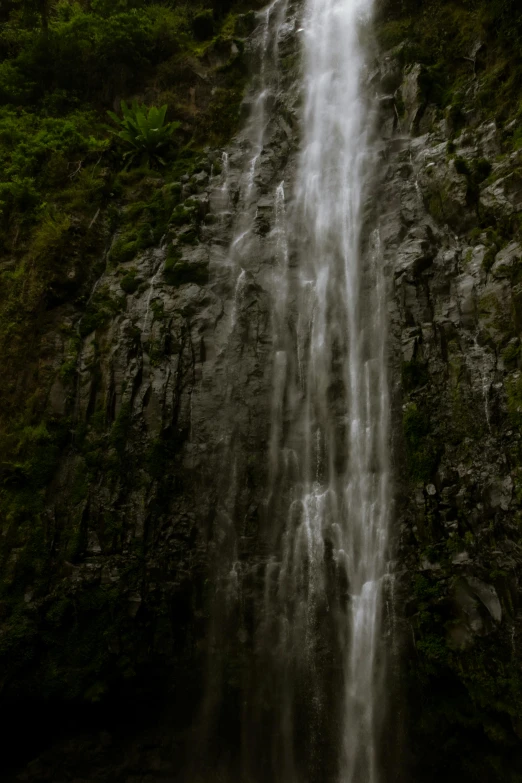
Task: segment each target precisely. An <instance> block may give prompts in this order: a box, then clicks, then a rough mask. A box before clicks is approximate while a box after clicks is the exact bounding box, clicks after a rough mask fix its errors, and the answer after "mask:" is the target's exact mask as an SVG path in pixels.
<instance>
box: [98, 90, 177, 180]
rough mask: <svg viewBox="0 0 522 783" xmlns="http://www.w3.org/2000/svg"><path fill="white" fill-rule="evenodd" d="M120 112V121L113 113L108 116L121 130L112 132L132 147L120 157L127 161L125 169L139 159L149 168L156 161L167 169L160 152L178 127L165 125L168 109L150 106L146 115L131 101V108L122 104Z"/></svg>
mask: <svg viewBox="0 0 522 783" xmlns="http://www.w3.org/2000/svg"><path fill="white" fill-rule="evenodd" d="M121 110H122V114H123V117H118V115H117V114H115V113H114V112H112V111H109V112H107V113H108V115H109V117H110V118H111V119H112V120H114V121H115V122H117V123H118V124H119V125H120V126H121V130H119V131H117V132H116V131H111V132H112V133H113V134H114V135H115V136H117V137H118V138H119V139H121V141H123V142H124V143H125V144H126V145H129V146H130V147H131V149H130V150H128V151H127V152H125V154H124V156H123V157H124V158H128V163H127V166H129V165H130V164H131V163H133V161H134V160H135V159H136V157H138V156H140V158H142V159H145V160H146V161H147V162H148V163H149V164H150V162H151V161H155V162H158V163H161V164H162V165H163V166H164V165H166V164H165V161H164V160H163V158H162V157H161V156H160V151H162V150H163V149H164V148H165V147H166V146H167V145H168V144H170V143H171V142H172V134H173V132H174V131H175V130H177V129H178V128H179V126H180V123H179V122H167V123H166V122H165V115H166V113H167V105H166V104H165V106H162V107H161V109H157V108H156V107H155V106H151V107H150V109H148V111H147V108H146V106H140V105H139V104H138V103H137V102H136V101H133V103H132V105H131V107H129V106H127V104H126V103H125V101H122V102H121Z"/></svg>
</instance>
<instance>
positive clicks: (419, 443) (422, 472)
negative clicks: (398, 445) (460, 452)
mask: <svg viewBox="0 0 522 783" xmlns="http://www.w3.org/2000/svg"><path fill="white" fill-rule="evenodd" d="M402 422H403V430H404V438H405V441H406V450H407V458H408V468H409V472H410V475H411V477H412V478H413V479H414V480H415V481H429V480H430V478H431V476H432V473H433V471H434V469H435V466H436V464H437V450H436V447H435V443H434V441H433V438H432V436H431V426H430V420H429V416H428V414H427V412H426V411H424V410H422V409H420V408H419V407H418V406H417V405H416V403H414V402H412V403H409V404H408V405H407V406H406V408H405V410H404V412H403V418H402Z"/></svg>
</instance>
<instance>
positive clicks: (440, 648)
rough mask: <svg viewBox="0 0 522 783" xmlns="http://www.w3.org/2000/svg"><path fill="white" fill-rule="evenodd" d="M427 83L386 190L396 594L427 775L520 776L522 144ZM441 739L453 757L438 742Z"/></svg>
mask: <svg viewBox="0 0 522 783" xmlns="http://www.w3.org/2000/svg"><path fill="white" fill-rule="evenodd" d="M390 61H391V62H393V56H391V55H388V56H387V55H385V56H384V58H383V67H382V78H383V80H384V81H386V80H387V79H388V78H389V72H390V70H391V69H392V67H391V65H390ZM420 74H421V68H420V66H418V67H416V66H413V67H412V66H409V67H407V68H406V69H405V70H404V73H403V76H402V83H401V84H399V85H398V86H396V92H395V99H396V101H397V103H396V105H395V107H393V108H388V111H387V113H385V114H384V117H383V120H382V127H383V135H384V137H385V138H384V141H383V143H382V153H381V154H382V172H383V181H382V184H381V186H380V197H381V199H382V204H383V205H384V208H383V214H382V218H381V229H380V230H381V239H382V242H383V247H384V249H385V257H386V261H387V268H388V271H389V281H390V328H391V340H390V348H391V354H392V358H391V361H392V364H393V366H394V383H395V388H394V400H395V406H394V419H395V435H394V450H395V455H396V460H397V463H396V464H397V465H398V466H399V469H398V470H397V471H396V477H395V478H396V503H397V531H396V532H397V548H396V551H395V557H396V565H397V575H396V583H395V591H396V592H395V595H396V596H400V597H399V598H396V607H397V609H398V611H399V613H400V614H401V613H402V612H404V610H405V614H403V615H402V619H400V620H397V618H395V621H394V622H395V623H396V624H395V628H396V632H398V633H399V636H400V635H401V633H400V631H397V629H398V628H402V637H403V640H404V648H403V649H404V651H405V658H404V661H405V666H406V669H407V670H408V671H407V675H406V677H405V680H406V682H405V687H406V688H407V690H408V693H409V694H410V696H409V699H408V701H409V709H410V720H411V725H412V731H411V733H412V739H411V740H410V748H413V756H414V762H413V764H414V769H415V772H414V773H413V774H414V777H415V776H416V779H423V780H431V779H432V777H433V779H435V778H436V776H437V775H439V774H444V775H446V774H449V775H450V778H451V779H452V780H453V777H451V775H456V776H458V775H462V774H464V775H465V774H470V775H472V778H473V779H474V780H484V781H486V780H501V779H503V777H505V778H506V779H516V778H515V777H513V778H511V777H510V776H512V775H515V776H516V775H517V774H520V768H519V767H520V758H521V755H522V748H521V746H520V744H519V736H520V733H519V729H518V727H519V725H520V694H521V692H522V691H521V689H522V679H521V677H520V670H521V663H522V659H521V653H520V644H521V636H522V620H521V617H522V615H521V612H520V597H521V584H520V565H521V557H522V550H521V548H520V514H521V506H520V490H519V486H520V471H521V434H520V422H521V419H520V412H519V409H520V405H521V402H520V399H519V388H520V380H519V378H520V356H519V345H520V320H519V315H518V313H519V309H520V307H519V302H518V299H519V296H520V294H519V288H520V282H519V277H520V272H521V270H522V267H520V258H521V256H520V251H521V247H520V244H519V235H518V233H517V232H518V223H516V222H515V221H512V219H511V216H513V215H517V214H518V212H519V209H520V206H519V189H518V185H517V174H516V171H517V170H518V166H519V165H520V152H518V151H516V152H510V153H508V154H507V155H506V154H505V148H503V146H502V134H501V131H500V130H499V129H497V127H496V126H495V124H494V123H492V122H491V121H485V122H483V121H480V120H476V121H474V122H473V123H472V124H470V125H467V126H466V127H465V128H464V129H463V130H462V132H461V133H460V134H455V132H454V131H453V129H452V127H451V123H450V122H449V121H448V120H447V119H445V118H444V117H443V116H442V115H441V113H440V112H439V116H438V117H437V116H436V112H435V110H433V112H432V110H431V108H430V106H429V105H423V104H422V99H421V97H420V95H421V94H420V89H418V80H419V77H420ZM396 81H397V80H396ZM398 96H400V100H401V101H402V103H401V102H400V101H399V98H398ZM397 106H399V109H400V111H399V110H398V109H397ZM410 134H411V135H410ZM386 136H388V139H386ZM501 153H504V154H501ZM463 725H467V726H468V729H467V731H468V734H467V736H466V737H464V732H463V729H462V728H461V727H462V726H463ZM436 735H437V740H436V744H437V747H438V749H439V750H438V753H439V758H438V759H437V758H436V757H435V756H430V753H429V751H428V750H427V748H428V747H429V744H430V742H435V740H434V739H433V738H434V737H435V736H436ZM452 736H453V738H454V740H455V737H457V740H456V741H455V748H458V746H459V743H460V744H461V747H463V746H464V745H465V744H466V743H470V742H471V746H470V747H473V751H472V752H473V753H474V754H475V757H474V758H475V762H469V761H467V762H465V763H464V762H463V761H462V759H461V758H459V751H458V750H457V749H455V750H452V740H451V737H452ZM430 738H431V739H430ZM422 754H426V755H425V757H424V759H423V758H422ZM494 760H495V761H494ZM495 765H496V766H495ZM481 766H482V769H481ZM451 769H452V770H453V771H452V772H451V773H450V772H449V771H448V770H451ZM430 770H431V771H430ZM456 770H460V771H459V772H457V771H456ZM466 770H467V771H468V772H467V773H466ZM495 770H496V771H495ZM499 770H501V771H499ZM419 776H420V777H419Z"/></svg>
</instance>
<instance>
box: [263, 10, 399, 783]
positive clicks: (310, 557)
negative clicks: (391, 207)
mask: <svg viewBox="0 0 522 783" xmlns="http://www.w3.org/2000/svg"><path fill="white" fill-rule="evenodd" d="M371 12H372V0H307V2H306V11H305V18H304V22H303V33H304V50H305V51H304V55H305V57H304V79H305V85H304V86H305V108H304V116H303V143H302V153H301V157H300V162H299V167H298V175H297V184H296V189H295V202H294V210H293V218H292V220H291V226H290V233H291V235H292V236H293V238H294V241H295V244H296V248H297V252H298V256H299V278H300V279H299V288H298V290H297V292H296V294H295V297H294V298H292V297H291V296H290V297H288V296H287V293H286V287H285V286H284V285H281V280H277V278H278V275H277V274H276V275H275V278H276V281H277V285H276V286H275V287H274V302H273V304H274V342H275V358H274V401H273V403H272V438H271V446H270V460H271V465H270V476H271V477H272V478H271V484H272V486H271V497H275V496H276V494H277V493H278V492H279V494H281V493H282V487H281V485H280V484H278V483H277V477H278V476H279V475H280V473H281V465H282V461H283V454H284V453H285V450H286V449H288V448H292V449H294V450H295V452H296V453H297V460H298V464H299V480H298V482H296V484H295V486H294V487H293V488H291V489H290V490H289V500H290V505H289V510H288V513H287V515H286V517H287V522H286V529H285V530H284V531H283V533H282V536H281V542H282V543H281V547H282V552H281V573H280V579H279V589H278V592H277V595H276V596H275V597H274V604H273V612H274V614H276V613H277V612H279V613H280V616H281V621H280V626H281V631H280V638H281V640H283V638H285V639H286V641H282V645H283V646H285V647H286V649H285V650H284V654H285V655H286V656H290V657H293V658H294V659H295V661H296V665H297V666H299V665H301V666H302V667H303V668H304V669H305V670H306V669H308V670H309V671H310V669H311V661H312V660H314V659H316V658H317V657H318V654H319V653H318V649H319V646H320V642H319V641H318V639H317V638H316V637H317V627H318V622H319V621H318V616H319V615H320V614H321V613H322V612H324V611H328V607H329V606H331V605H332V602H333V600H334V599H333V598H332V586H331V584H329V579H328V571H327V565H328V564H327V551H328V550H329V548H330V547H331V550H332V557H333V560H334V562H335V566H336V569H337V574H338V579H339V584H340V585H344V586H345V593H346V594H347V595H346V600H345V603H344V610H343V608H342V606H343V599H342V595H341V596H340V597H338V600H339V606H340V607H341V609H340V610H339V611H338V612H337V614H336V617H337V620H336V625H337V633H338V636H339V642H338V644H339V650H340V653H341V656H342V659H343V678H342V681H343V683H344V685H343V691H344V692H343V697H342V702H343V704H342V709H341V717H340V721H341V724H342V728H341V732H340V735H341V736H340V738H339V744H340V745H341V750H340V754H339V760H338V765H337V766H338V779H339V780H340V781H341V783H377V780H378V774H379V773H378V746H379V739H378V737H379V720H380V718H381V717H382V703H383V693H382V680H383V677H382V671H381V667H382V665H383V663H382V655H381V652H382V646H381V640H382V636H383V631H382V627H381V615H382V588H383V581H384V577H385V574H386V557H387V543H388V524H389V506H390V487H389V465H388V448H389V444H388V441H389V420H388V419H389V399H388V385H387V355H386V316H385V286H384V279H383V274H382V259H381V254H380V247H379V237H378V233H377V232H374V234H373V235H371V236H364V235H363V221H364V214H363V208H364V203H365V198H366V196H367V184H368V176H369V171H370V169H371V145H370V136H371V111H370V107H369V106H368V103H367V100H366V97H365V95H364V90H363V88H362V80H363V75H364V68H365V58H364V49H363V46H362V44H361V41H360V38H361V31H362V30H363V28H364V25H365V24H367V23H368V22H369V19H370V16H371ZM276 230H278V231H280V229H276ZM285 241H286V234H285ZM285 253H286V251H285ZM285 253H282V254H281V255H283V256H284V255H285ZM286 254H287V253H286ZM281 291H282V292H283V295H284V296H285V297H287V308H288V311H287V313H285V314H283V313H282V303H281ZM292 314H293V315H294V316H295V318H296V323H297V330H296V333H297V334H296V335H295V332H294V333H292V334H289V333H287V334H286V338H285V339H284V340H283V339H282V334H281V331H282V324H284V323H285V320H288V319H289V318H291V317H292ZM278 398H279V399H278ZM283 399H284V401H285V403H284V404H285V406H286V409H285V411H284V412H283ZM284 419H286V422H287V426H286V432H285V434H284V435H283V420H284ZM273 570H274V564H273V562H272V561H271V562H270V565H269V571H270V575H271V578H273V577H272V574H273ZM330 581H331V580H330ZM338 589H339V593H342V592H343V589H342V588H338ZM289 628H290V629H291V630H290V632H289V631H288V629H289ZM313 699H314V701H315V703H316V704H317V705H319V706H318V707H317V709H320V703H321V697H320V695H319V696H318V695H317V694H314V696H313Z"/></svg>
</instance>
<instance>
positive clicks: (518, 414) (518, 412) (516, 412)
mask: <svg viewBox="0 0 522 783" xmlns="http://www.w3.org/2000/svg"><path fill="white" fill-rule="evenodd" d="M505 388H506V396H507V406H508V412H509V417H510V419H511V422H512V424H513V425H514V426H515V427H520V426H522V376H520V377H516V378H510V379H508V380H507V381H506V385H505Z"/></svg>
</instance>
